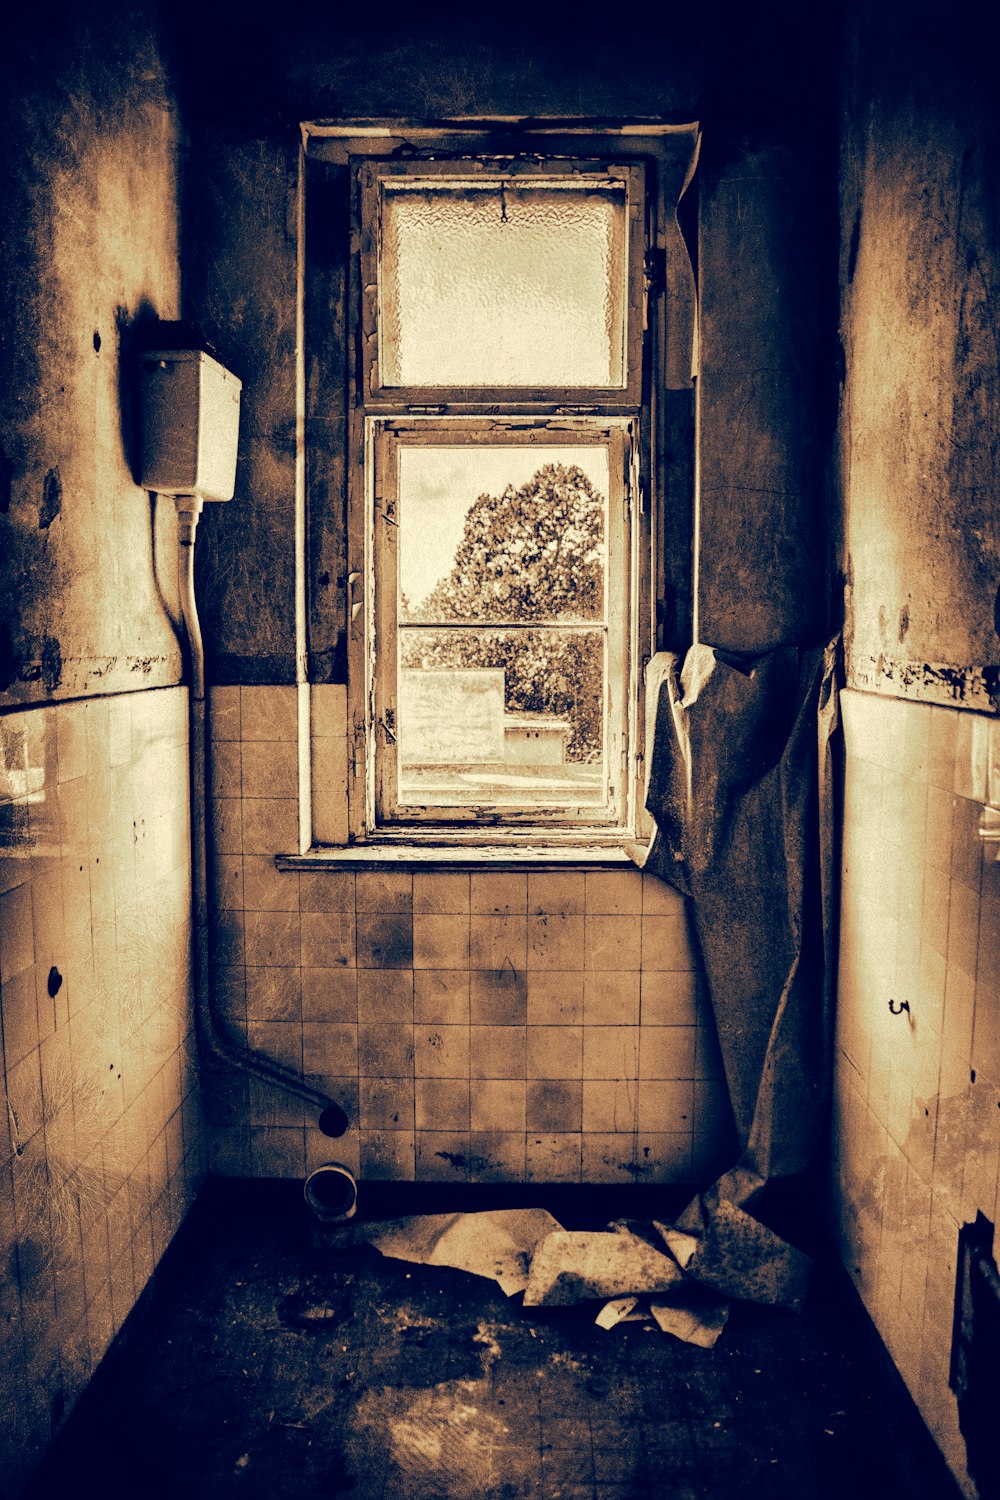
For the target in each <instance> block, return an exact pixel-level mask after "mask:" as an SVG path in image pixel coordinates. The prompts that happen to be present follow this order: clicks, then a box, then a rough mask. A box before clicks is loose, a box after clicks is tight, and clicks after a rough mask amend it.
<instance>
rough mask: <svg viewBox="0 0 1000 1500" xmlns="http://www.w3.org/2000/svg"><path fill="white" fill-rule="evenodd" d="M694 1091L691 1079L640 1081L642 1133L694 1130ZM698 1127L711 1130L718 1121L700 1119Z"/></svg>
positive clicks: (639, 1111)
mask: <svg viewBox="0 0 1000 1500" xmlns="http://www.w3.org/2000/svg"><path fill="white" fill-rule="evenodd" d="M694 1090H695V1085H694V1084H693V1083H692V1082H689V1081H687V1080H683V1081H680V1082H670V1081H665V1080H664V1081H659V1080H657V1081H655V1082H654V1081H650V1080H649V1079H640V1081H639V1108H638V1115H637V1118H638V1125H639V1133H640V1134H642V1133H643V1132H644V1131H650V1130H652V1131H669V1132H671V1133H674V1132H678V1131H691V1130H693V1129H694V1125H695V1119H694ZM698 1124H699V1126H701V1128H703V1129H706V1130H711V1129H713V1128H715V1126H716V1120H715V1119H714V1118H713V1117H711V1116H709V1117H706V1118H705V1119H704V1120H699V1121H698Z"/></svg>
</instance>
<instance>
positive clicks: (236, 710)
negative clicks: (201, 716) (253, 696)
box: [207, 687, 243, 740]
mask: <svg viewBox="0 0 1000 1500" xmlns="http://www.w3.org/2000/svg"><path fill="white" fill-rule="evenodd" d="M207 718H208V731H209V735H210V737H211V739H213V740H241V739H242V738H243V731H242V727H241V724H240V690H239V688H238V687H211V688H209V690H208V714H207Z"/></svg>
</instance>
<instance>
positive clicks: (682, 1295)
mask: <svg viewBox="0 0 1000 1500" xmlns="http://www.w3.org/2000/svg"><path fill="white" fill-rule="evenodd" d="M649 1310H650V1312H651V1313H652V1315H653V1317H654V1319H655V1320H656V1323H657V1325H658V1326H659V1328H660V1330H661V1331H662V1332H663V1333H669V1334H672V1335H673V1337H674V1338H675V1339H680V1340H681V1342H682V1343H684V1344H696V1345H697V1346H698V1348H699V1349H714V1348H715V1345H716V1344H717V1343H718V1341H719V1335H720V1334H721V1333H722V1330H723V1329H724V1328H725V1326H726V1323H727V1321H728V1319H729V1303H728V1302H720V1301H719V1299H718V1298H717V1297H714V1296H712V1294H711V1293H710V1292H709V1293H706V1292H704V1291H703V1290H702V1289H701V1288H700V1287H698V1286H696V1285H694V1284H692V1283H691V1282H684V1283H682V1284H681V1285H680V1286H678V1287H677V1288H676V1290H674V1291H672V1292H671V1293H670V1294H669V1297H668V1298H666V1299H664V1300H659V1299H657V1300H656V1301H652V1300H651V1301H650V1304H649Z"/></svg>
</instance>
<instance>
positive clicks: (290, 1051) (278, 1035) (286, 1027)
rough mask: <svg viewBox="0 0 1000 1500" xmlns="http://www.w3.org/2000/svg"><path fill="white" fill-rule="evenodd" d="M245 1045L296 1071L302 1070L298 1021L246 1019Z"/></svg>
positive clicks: (300, 1027) (300, 1036)
mask: <svg viewBox="0 0 1000 1500" xmlns="http://www.w3.org/2000/svg"><path fill="white" fill-rule="evenodd" d="M247 1045H248V1046H249V1047H252V1048H254V1049H255V1050H257V1051H258V1052H263V1053H264V1054H265V1056H267V1057H270V1058H272V1059H273V1060H274V1061H275V1062H277V1063H281V1064H282V1065H283V1066H284V1067H286V1068H292V1069H293V1070H294V1071H295V1072H296V1073H301V1072H302V1023H301V1022H300V1021H271V1020H267V1021H248V1022H247Z"/></svg>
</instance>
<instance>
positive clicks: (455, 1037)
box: [413, 1025, 469, 1080]
mask: <svg viewBox="0 0 1000 1500" xmlns="http://www.w3.org/2000/svg"><path fill="white" fill-rule="evenodd" d="M413 1035H414V1047H415V1057H414V1072H415V1074H416V1076H417V1077H418V1078H464V1079H466V1080H467V1079H468V1077H469V1028H468V1026H434V1025H431V1026H427V1025H423V1026H421V1025H417V1026H415V1027H414V1032H413Z"/></svg>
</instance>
